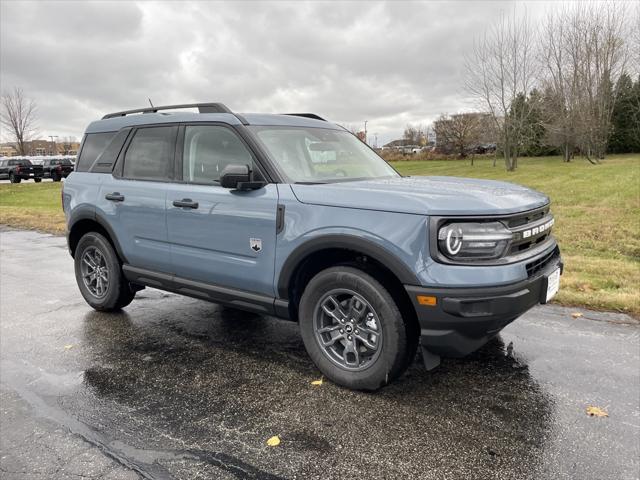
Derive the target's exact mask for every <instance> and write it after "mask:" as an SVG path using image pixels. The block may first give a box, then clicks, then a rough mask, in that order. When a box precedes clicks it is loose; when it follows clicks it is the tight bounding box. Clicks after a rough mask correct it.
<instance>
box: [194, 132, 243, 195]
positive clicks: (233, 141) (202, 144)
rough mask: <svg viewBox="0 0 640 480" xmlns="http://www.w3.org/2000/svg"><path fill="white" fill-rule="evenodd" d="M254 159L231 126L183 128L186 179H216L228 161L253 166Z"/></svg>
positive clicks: (201, 180) (200, 181)
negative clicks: (229, 127)
mask: <svg viewBox="0 0 640 480" xmlns="http://www.w3.org/2000/svg"><path fill="white" fill-rule="evenodd" d="M253 163H254V162H253V157H252V155H251V152H250V151H249V150H248V149H247V147H246V146H245V145H244V143H242V141H241V140H240V139H239V138H238V136H237V135H236V134H235V133H234V132H233V131H231V130H230V129H228V128H226V127H220V126H216V125H199V126H187V127H186V128H185V132H184V150H183V154H182V179H183V180H184V181H185V182H189V183H201V184H212V183H217V182H218V180H219V179H220V173H221V172H222V170H224V167H226V166H227V165H230V164H239V165H249V167H250V168H251V169H252V170H253V169H254V165H253Z"/></svg>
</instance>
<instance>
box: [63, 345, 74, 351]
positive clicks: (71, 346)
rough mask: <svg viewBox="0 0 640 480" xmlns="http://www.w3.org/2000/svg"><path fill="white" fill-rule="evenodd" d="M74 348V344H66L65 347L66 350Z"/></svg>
mask: <svg viewBox="0 0 640 480" xmlns="http://www.w3.org/2000/svg"><path fill="white" fill-rule="evenodd" d="M72 348H73V345H65V346H64V349H65V350H71V349H72Z"/></svg>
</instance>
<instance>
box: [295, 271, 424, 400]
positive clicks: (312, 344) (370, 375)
mask: <svg viewBox="0 0 640 480" xmlns="http://www.w3.org/2000/svg"><path fill="white" fill-rule="evenodd" d="M299 318H300V331H301V334H302V339H303V341H304V344H305V347H306V348H307V351H308V352H309V356H310V357H311V359H312V360H313V361H314V363H315V364H316V366H317V367H318V368H319V369H320V371H321V372H322V373H323V374H324V375H325V376H326V377H327V378H329V379H330V380H332V381H334V382H335V383H337V384H339V385H342V386H345V387H348V388H352V389H356V390H377V389H378V388H380V387H382V386H384V385H386V384H387V383H389V382H391V381H392V380H394V379H395V378H397V377H398V376H400V375H401V374H402V373H403V372H404V370H405V369H406V368H407V366H408V364H409V362H410V360H411V359H410V358H409V357H410V356H411V354H412V353H415V351H416V346H417V341H418V339H417V337H416V336H415V334H414V333H413V332H414V329H413V328H411V326H410V325H409V324H408V323H407V322H405V320H404V319H403V318H402V315H401V314H400V310H399V309H398V306H397V305H396V302H395V301H394V299H393V297H392V296H391V295H390V294H389V292H388V291H387V290H386V289H385V288H384V287H383V286H382V285H381V284H380V282H378V281H377V280H376V279H375V278H373V277H372V276H370V275H368V274H367V273H365V272H363V271H361V270H358V269H356V268H352V267H346V266H342V267H332V268H329V269H327V270H323V271H322V272H320V273H318V274H317V275H316V276H315V277H314V278H313V279H312V280H311V281H310V282H309V284H308V285H307V287H306V288H305V290H304V293H303V295H302V298H301V300H300V309H299Z"/></svg>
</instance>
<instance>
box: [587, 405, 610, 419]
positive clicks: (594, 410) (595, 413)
mask: <svg viewBox="0 0 640 480" xmlns="http://www.w3.org/2000/svg"><path fill="white" fill-rule="evenodd" d="M587 415H589V416H590V417H608V416H609V414H608V413H607V412H605V411H604V410H602V409H601V408H600V407H587Z"/></svg>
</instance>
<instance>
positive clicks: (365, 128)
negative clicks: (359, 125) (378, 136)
mask: <svg viewBox="0 0 640 480" xmlns="http://www.w3.org/2000/svg"><path fill="white" fill-rule="evenodd" d="M368 121H369V120H365V121H364V143H366V144H367V145H369V142H367V122H368Z"/></svg>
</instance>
